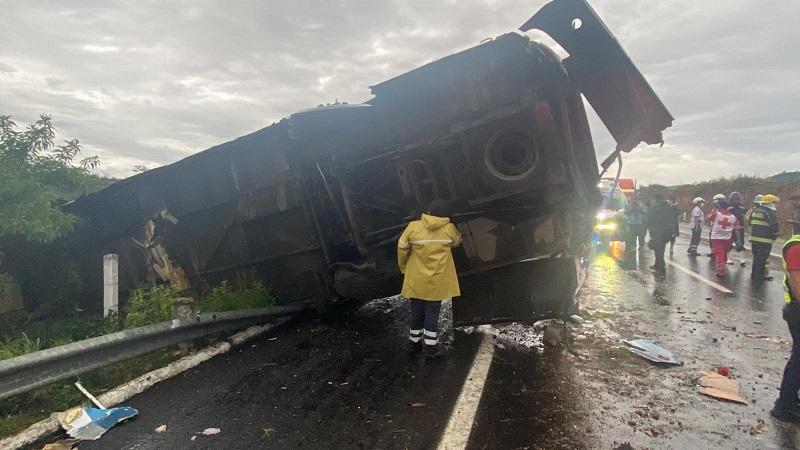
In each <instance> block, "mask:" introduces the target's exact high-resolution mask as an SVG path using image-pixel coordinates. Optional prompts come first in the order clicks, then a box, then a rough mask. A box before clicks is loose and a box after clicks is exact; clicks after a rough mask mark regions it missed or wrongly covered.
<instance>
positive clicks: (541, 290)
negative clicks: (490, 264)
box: [453, 258, 580, 326]
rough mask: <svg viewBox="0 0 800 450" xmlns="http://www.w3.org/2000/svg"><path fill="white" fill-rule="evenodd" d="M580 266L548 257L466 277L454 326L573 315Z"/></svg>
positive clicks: (462, 279)
mask: <svg viewBox="0 0 800 450" xmlns="http://www.w3.org/2000/svg"><path fill="white" fill-rule="evenodd" d="M579 267H580V265H579V264H576V260H575V258H547V259H541V260H535V261H524V262H517V263H514V264H511V265H508V266H504V267H501V268H498V269H493V270H490V271H486V272H481V273H477V274H474V275H469V276H466V277H463V278H461V279H460V280H459V282H460V285H461V294H462V296H461V297H459V298H457V299H455V300H454V301H453V323H454V324H455V325H456V326H464V325H478V324H487V323H502V322H522V321H534V320H540V319H548V318H553V317H563V316H564V315H565V314H567V313H569V314H572V313H573V309H574V306H575V291H576V288H577V286H578V275H579V273H578V272H579V271H578V268H579Z"/></svg>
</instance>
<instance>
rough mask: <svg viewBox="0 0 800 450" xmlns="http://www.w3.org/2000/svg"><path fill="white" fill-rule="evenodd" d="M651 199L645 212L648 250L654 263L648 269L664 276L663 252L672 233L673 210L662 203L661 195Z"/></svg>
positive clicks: (664, 202) (665, 203)
mask: <svg viewBox="0 0 800 450" xmlns="http://www.w3.org/2000/svg"><path fill="white" fill-rule="evenodd" d="M653 199H654V201H653V204H652V206H650V208H649V209H648V210H647V229H648V231H650V246H651V247H650V248H652V249H653V253H655V257H656V261H655V264H653V265H652V266H650V269H651V270H652V271H653V272H655V273H656V274H664V273H665V272H666V271H667V266H666V262H665V261H664V251H665V250H666V247H667V242H669V240H670V239H671V238H672V235H673V233H674V228H673V226H672V221H673V219H674V218H673V212H674V210H673V209H672V207H670V205H669V204H667V202H666V201H664V196H663V195H662V194H655V195H654V196H653Z"/></svg>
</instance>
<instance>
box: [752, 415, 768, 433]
mask: <svg viewBox="0 0 800 450" xmlns="http://www.w3.org/2000/svg"><path fill="white" fill-rule="evenodd" d="M766 432H767V423H766V422H764V419H756V424H755V425H753V426H752V427H750V431H748V433H750V436H755V435H757V434H764V433H766Z"/></svg>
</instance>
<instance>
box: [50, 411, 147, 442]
mask: <svg viewBox="0 0 800 450" xmlns="http://www.w3.org/2000/svg"><path fill="white" fill-rule="evenodd" d="M137 414H139V411H137V410H136V409H135V408H131V407H130V406H122V407H119V408H109V409H101V408H91V407H88V406H84V407H83V408H81V409H80V410H78V411H76V412H75V413H74V414H72V415H71V417H68V418H65V420H64V421H63V422H62V426H64V429H66V430H67V434H68V435H70V436H71V437H74V438H78V439H82V440H87V441H93V440H95V439H99V438H100V436H102V435H103V434H105V432H106V431H108V430H109V429H111V427H113V426H114V425H116V424H118V423H120V422H122V421H123V420H127V419H130V418H131V417H133V416H135V415H137Z"/></svg>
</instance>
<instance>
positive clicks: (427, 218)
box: [397, 199, 461, 357]
mask: <svg viewBox="0 0 800 450" xmlns="http://www.w3.org/2000/svg"><path fill="white" fill-rule="evenodd" d="M449 216H450V211H449V205H448V203H447V202H446V201H445V200H442V199H436V200H434V201H433V202H431V204H430V206H429V207H428V209H427V210H426V212H425V213H424V214H422V217H421V218H420V220H415V221H413V222H411V223H409V224H408V226H407V227H406V229H405V231H403V234H402V235H401V236H400V239H399V240H398V242H397V264H398V266H399V267H400V272H401V273H403V274H404V275H405V277H404V279H403V290H402V292H401V294H402V295H403V297H405V298H408V299H409V300H410V301H411V317H410V320H409V339H410V340H411V342H410V344H409V346H410V351H411V352H412V353H419V352H420V351H424V354H425V355H426V356H429V357H435V356H439V352H438V351H437V344H438V343H439V311H440V310H441V306H442V300H449V299H452V298H453V297H458V296H459V295H461V291H460V290H459V286H458V277H457V274H456V266H455V262H454V261H453V252H452V250H453V249H454V248H456V247H458V246H459V245H461V234H460V233H459V232H458V229H456V227H455V226H454V225H453V224H452V223H450V219H449ZM423 343H424V345H423Z"/></svg>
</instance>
